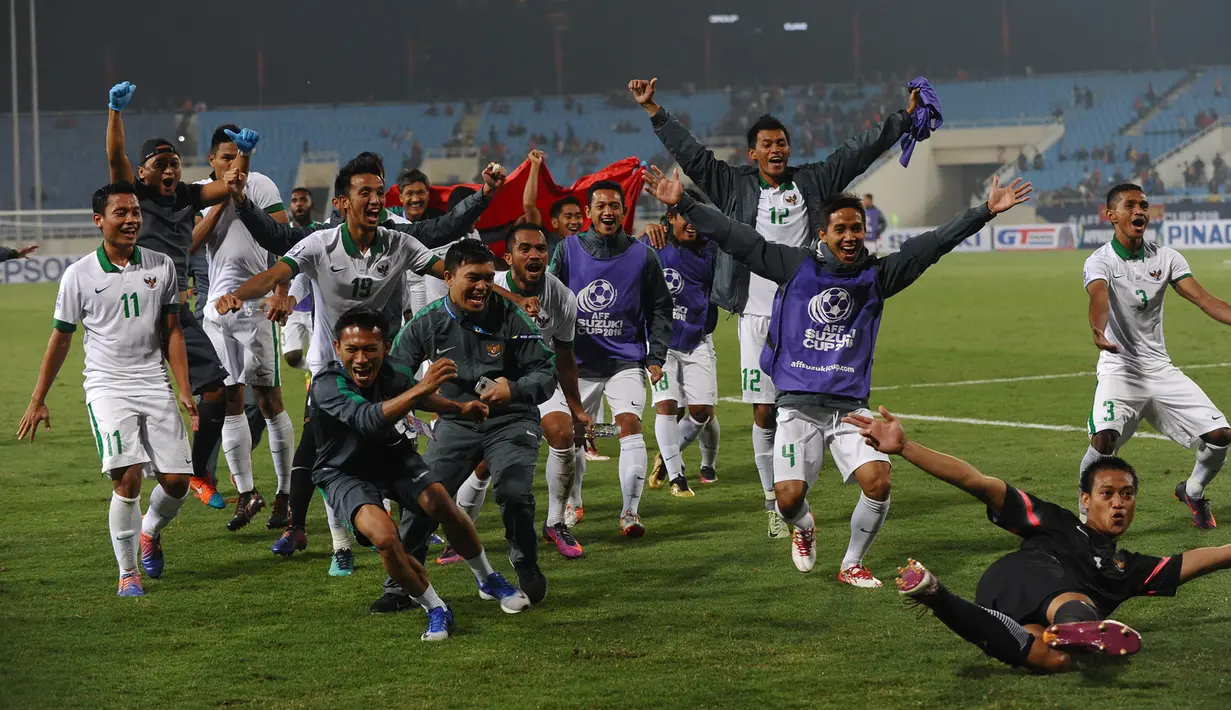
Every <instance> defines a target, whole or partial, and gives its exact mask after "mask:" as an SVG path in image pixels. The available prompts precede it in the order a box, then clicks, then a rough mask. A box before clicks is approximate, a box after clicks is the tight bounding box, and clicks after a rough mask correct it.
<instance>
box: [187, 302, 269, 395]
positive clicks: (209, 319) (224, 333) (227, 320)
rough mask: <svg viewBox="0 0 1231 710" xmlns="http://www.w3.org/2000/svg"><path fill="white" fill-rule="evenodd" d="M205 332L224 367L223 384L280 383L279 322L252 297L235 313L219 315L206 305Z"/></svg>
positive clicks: (264, 385) (260, 385) (263, 384)
mask: <svg viewBox="0 0 1231 710" xmlns="http://www.w3.org/2000/svg"><path fill="white" fill-rule="evenodd" d="M204 325H205V334H206V335H208V336H209V340H210V342H211V343H213V344H214V352H216V353H218V360H219V361H221V362H222V368H223V369H224V370H226V371H227V378H226V383H225V384H226V385H227V386H228V387H229V386H231V385H241V384H242V385H257V386H259V387H277V386H279V385H281V384H282V382H281V379H282V372H281V369H282V365H281V362H282V353H281V352H280V351H279V349H278V324H277V323H274V322H273V321H271V320H269V319H268V318H266V317H265V314H264V313H262V312H261V309H260V301H258V300H252V301H248V302H247V303H245V304H244V307H243V308H241V309H239V310H238V311H236V312H235V313H228V314H227V315H225V316H220V315H218V311H217V309H215V308H213V307H212V306H207V307H206V308H205V324H204Z"/></svg>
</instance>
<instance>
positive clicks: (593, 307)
mask: <svg viewBox="0 0 1231 710" xmlns="http://www.w3.org/2000/svg"><path fill="white" fill-rule="evenodd" d="M616 295H617V293H616V288H615V286H612V285H611V282H610V281H608V280H607V279H595V280H593V281H591V282H590V283H588V284H586V287H585V288H583V289H581V291H580V292H578V294H577V305H578V306H580V307H581V310H583V311H588V312H590V313H594V312H596V311H605V310H607V309H608V308H611V307H612V306H613V305H614V304H615V300H616Z"/></svg>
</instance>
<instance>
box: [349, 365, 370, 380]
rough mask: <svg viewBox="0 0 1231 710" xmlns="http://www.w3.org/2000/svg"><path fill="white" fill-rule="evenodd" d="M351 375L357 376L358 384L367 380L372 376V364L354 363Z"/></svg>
mask: <svg viewBox="0 0 1231 710" xmlns="http://www.w3.org/2000/svg"><path fill="white" fill-rule="evenodd" d="M351 376H352V377H354V378H355V382H356V384H358V383H362V382H365V381H367V380H368V379H369V378H371V376H372V364H371V363H364V364H362V365H352V366H351Z"/></svg>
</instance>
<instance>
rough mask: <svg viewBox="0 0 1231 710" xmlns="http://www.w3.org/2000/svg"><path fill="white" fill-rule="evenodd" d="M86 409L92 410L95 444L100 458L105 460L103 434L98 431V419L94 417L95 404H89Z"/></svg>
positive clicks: (91, 426)
mask: <svg viewBox="0 0 1231 710" xmlns="http://www.w3.org/2000/svg"><path fill="white" fill-rule="evenodd" d="M85 408H86V410H87V411H89V412H90V428H91V429H93V430H94V446H95V447H97V448H98V460H99V461H102V460H103V435H102V434H100V433H98V420H97V419H95V418H94V405H92V404H87V405H86V406H85Z"/></svg>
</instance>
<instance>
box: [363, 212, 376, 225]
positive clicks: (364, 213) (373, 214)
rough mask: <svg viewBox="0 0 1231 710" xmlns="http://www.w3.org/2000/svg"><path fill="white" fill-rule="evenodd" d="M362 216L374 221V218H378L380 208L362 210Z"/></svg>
mask: <svg viewBox="0 0 1231 710" xmlns="http://www.w3.org/2000/svg"><path fill="white" fill-rule="evenodd" d="M363 216H364V217H367V218H368V219H370V220H372V221H373V222H375V221H376V220H378V219H380V210H379V209H374V210H364V211H363Z"/></svg>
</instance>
